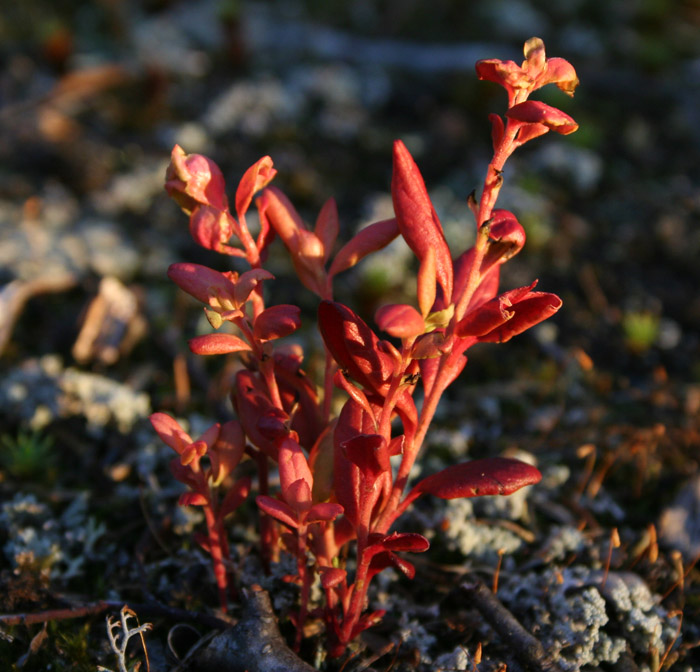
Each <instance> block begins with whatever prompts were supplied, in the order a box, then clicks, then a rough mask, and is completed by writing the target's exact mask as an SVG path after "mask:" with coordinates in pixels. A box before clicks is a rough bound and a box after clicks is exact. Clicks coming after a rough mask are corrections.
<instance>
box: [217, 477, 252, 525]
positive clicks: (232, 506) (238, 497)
mask: <svg viewBox="0 0 700 672" xmlns="http://www.w3.org/2000/svg"><path fill="white" fill-rule="evenodd" d="M250 483H251V480H250V476H245V477H244V478H241V479H240V480H239V481H236V483H235V484H234V486H233V487H232V488H231V489H230V490H229V491H228V492H227V493H226V496H225V497H224V500H223V501H222V502H221V506H220V507H219V512H218V516H219V520H223V519H224V518H226V516H228V515H229V514H230V513H233V512H234V511H235V510H236V509H237V508H238V507H239V506H240V505H241V504H243V502H244V500H245V498H246V497H247V496H248V493H249V492H250Z"/></svg>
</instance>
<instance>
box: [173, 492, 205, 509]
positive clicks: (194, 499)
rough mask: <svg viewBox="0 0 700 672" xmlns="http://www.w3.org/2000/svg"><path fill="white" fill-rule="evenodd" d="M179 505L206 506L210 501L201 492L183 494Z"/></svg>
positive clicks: (178, 501)
mask: <svg viewBox="0 0 700 672" xmlns="http://www.w3.org/2000/svg"><path fill="white" fill-rule="evenodd" d="M177 503H178V504H179V505H180V506H206V505H207V504H208V503H209V501H208V500H207V498H206V497H205V496H204V495H202V494H200V493H199V492H183V493H182V494H181V495H180V498H179V499H178V500H177Z"/></svg>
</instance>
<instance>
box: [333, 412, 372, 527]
mask: <svg viewBox="0 0 700 672" xmlns="http://www.w3.org/2000/svg"><path fill="white" fill-rule="evenodd" d="M375 431H376V427H375V423H374V416H373V415H369V414H368V413H367V412H366V411H365V410H364V409H363V408H362V407H361V406H360V405H359V404H357V403H356V402H355V401H353V400H352V399H348V401H346V402H345V405H344V406H343V409H342V410H341V411H340V416H339V417H338V422H337V424H336V427H335V432H334V433H333V447H334V451H333V455H334V458H333V462H334V465H333V489H334V491H335V496H336V499H337V500H338V503H339V504H340V505H341V506H342V507H343V510H344V512H345V517H346V518H347V519H348V520H349V521H350V523H351V524H352V526H353V527H356V526H357V524H358V521H359V511H360V504H361V494H360V470H359V469H358V467H357V466H356V465H355V464H353V463H352V462H351V461H350V460H349V459H348V458H347V457H346V455H345V451H344V450H343V448H342V445H343V444H344V443H345V442H346V441H348V440H350V439H352V438H353V437H354V436H356V435H357V434H370V433H372V432H375Z"/></svg>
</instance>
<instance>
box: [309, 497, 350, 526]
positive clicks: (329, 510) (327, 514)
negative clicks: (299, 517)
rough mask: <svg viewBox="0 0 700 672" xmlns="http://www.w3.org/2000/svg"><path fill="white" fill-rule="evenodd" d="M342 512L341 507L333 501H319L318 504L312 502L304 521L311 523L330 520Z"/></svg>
mask: <svg viewBox="0 0 700 672" xmlns="http://www.w3.org/2000/svg"><path fill="white" fill-rule="evenodd" d="M342 513H343V507H342V506H341V505H340V504H336V503H335V502H321V503H319V504H314V505H313V506H312V507H311V508H310V509H309V512H308V513H307V514H306V520H305V522H306V523H307V524H309V525H310V524H311V523H322V522H330V521H332V520H335V519H336V518H337V517H338V516H339V515H341V514H342Z"/></svg>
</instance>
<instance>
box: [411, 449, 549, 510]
mask: <svg viewBox="0 0 700 672" xmlns="http://www.w3.org/2000/svg"><path fill="white" fill-rule="evenodd" d="M541 478H542V474H541V473H540V472H539V470H538V469H537V468H535V467H533V466H532V465H530V464H527V463H525V462H521V461H520V460H514V459H510V458H505V457H489V458H486V459H483V460H472V461H471V462H462V463H461V464H455V465H453V466H451V467H447V468H446V469H443V470H442V471H439V472H438V473H437V474H433V475H432V476H428V477H427V478H424V479H423V480H422V481H420V482H419V483H417V484H416V486H415V487H414V488H413V490H411V492H410V493H409V494H408V496H407V499H409V500H411V501H412V500H413V499H415V498H416V497H418V496H419V495H421V494H429V495H434V496H435V497H439V498H440V499H456V498H458V497H481V496H483V495H510V494H511V493H513V492H515V491H516V490H519V489H520V488H522V487H524V486H526V485H532V484H533V483H539V481H540V479H541Z"/></svg>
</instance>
